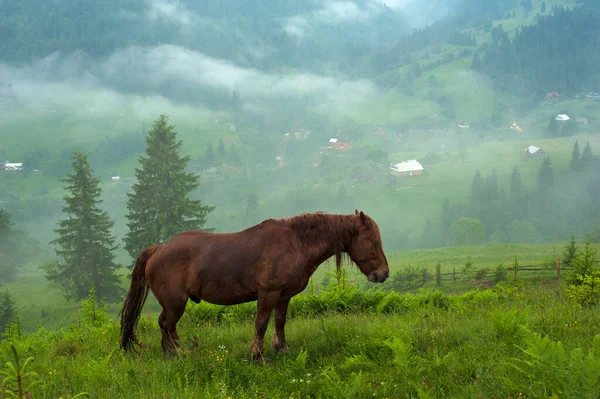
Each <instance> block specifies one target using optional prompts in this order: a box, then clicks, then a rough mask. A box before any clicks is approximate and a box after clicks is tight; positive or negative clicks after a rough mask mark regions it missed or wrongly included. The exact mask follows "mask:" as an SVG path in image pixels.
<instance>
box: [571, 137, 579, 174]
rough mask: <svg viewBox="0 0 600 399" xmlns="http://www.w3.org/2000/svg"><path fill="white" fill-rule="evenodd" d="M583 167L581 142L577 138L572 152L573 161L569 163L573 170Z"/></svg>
mask: <svg viewBox="0 0 600 399" xmlns="http://www.w3.org/2000/svg"><path fill="white" fill-rule="evenodd" d="M580 167H581V154H580V153H579V142H578V141H577V140H575V144H574V145H573V153H572V154H571V163H569V168H571V170H574V171H576V170H579V169H580Z"/></svg>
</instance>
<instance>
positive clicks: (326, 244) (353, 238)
mask: <svg viewBox="0 0 600 399" xmlns="http://www.w3.org/2000/svg"><path fill="white" fill-rule="evenodd" d="M343 253H346V254H348V255H349V257H350V259H351V260H352V261H353V262H354V263H355V264H356V265H358V267H359V269H360V270H361V272H362V273H364V274H365V275H366V276H367V279H368V280H369V281H371V282H375V283H382V282H384V281H385V280H386V279H387V278H388V277H389V268H388V263H387V259H386V257H385V254H384V253H383V246H382V243H381V236H380V233H379V228H378V226H377V224H376V223H375V221H373V219H371V218H370V217H369V216H367V215H365V214H364V213H363V212H358V210H356V211H355V213H354V215H332V214H327V213H312V214H302V215H300V216H296V217H292V218H289V219H280V220H273V219H269V220H265V221H263V222H262V223H260V224H257V225H255V226H252V227H250V228H248V229H246V230H243V231H239V232H236V233H208V232H203V231H186V232H183V233H181V234H179V235H178V236H176V237H175V238H173V239H172V240H170V241H168V242H166V243H164V244H162V245H152V246H150V247H148V248H146V249H145V250H144V251H143V252H142V254H141V255H140V256H139V257H138V259H137V261H136V264H135V267H134V268H133V272H132V280H131V287H130V288H129V292H128V293H127V297H126V299H125V303H124V304H123V309H122V310H121V348H123V349H124V350H128V349H130V348H131V346H132V344H133V343H135V342H136V338H135V329H136V325H137V321H138V318H139V316H140V312H141V310H142V307H143V306H144V302H145V301H146V297H147V295H148V287H149V288H150V290H152V292H153V293H154V296H155V297H156V299H157V300H158V302H159V303H160V304H161V306H162V308H163V311H162V313H161V314H160V316H159V318H158V324H159V326H160V330H161V333H162V349H163V352H164V354H171V353H172V352H173V351H174V350H176V348H178V347H179V335H178V334H177V330H176V324H177V322H178V321H179V319H180V318H181V316H182V315H183V312H184V311H185V307H186V303H187V300H188V298H189V299H191V300H192V301H194V302H195V303H199V302H200V300H205V301H207V302H210V303H214V304H218V305H233V304H238V303H243V302H250V301H256V300H257V301H258V303H257V312H256V321H255V331H254V338H253V339H252V343H251V346H250V352H251V353H252V355H253V358H254V360H256V361H259V362H262V361H263V360H264V356H263V351H264V349H263V348H264V343H263V339H264V336H265V332H266V330H267V325H268V323H269V318H270V317H271V312H272V310H273V309H275V334H274V335H273V342H272V346H273V349H274V350H283V351H285V350H287V344H286V341H285V332H284V328H285V322H286V313H287V308H288V304H289V303H290V299H291V298H292V297H293V296H294V295H296V294H298V293H300V292H302V291H303V290H304V289H305V288H306V286H307V284H308V280H309V278H310V276H311V275H312V274H313V272H314V271H315V270H316V269H317V267H318V266H319V265H320V264H321V263H323V262H324V261H325V260H327V259H329V258H330V257H332V256H334V255H335V256H336V265H337V267H338V268H340V267H341V259H342V254H343Z"/></svg>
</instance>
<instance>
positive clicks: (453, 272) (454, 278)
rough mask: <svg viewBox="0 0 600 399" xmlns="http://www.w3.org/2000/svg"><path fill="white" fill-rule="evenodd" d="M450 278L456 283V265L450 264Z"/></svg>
mask: <svg viewBox="0 0 600 399" xmlns="http://www.w3.org/2000/svg"><path fill="white" fill-rule="evenodd" d="M452 279H453V280H454V282H455V283H456V267H455V266H452Z"/></svg>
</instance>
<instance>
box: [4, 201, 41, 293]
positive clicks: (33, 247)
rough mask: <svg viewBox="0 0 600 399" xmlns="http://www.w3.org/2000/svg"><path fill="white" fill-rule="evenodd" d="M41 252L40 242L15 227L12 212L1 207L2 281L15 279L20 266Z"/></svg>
mask: <svg viewBox="0 0 600 399" xmlns="http://www.w3.org/2000/svg"><path fill="white" fill-rule="evenodd" d="M39 252H40V248H39V242H37V240H35V239H34V238H32V237H31V236H30V235H29V234H28V233H27V232H25V231H23V230H19V229H17V228H15V226H14V224H13V222H12V217H11V214H10V212H8V211H6V210H4V209H0V281H3V282H7V281H13V280H14V279H15V277H16V275H17V270H18V268H19V267H20V266H22V265H24V264H25V263H27V262H29V261H30V260H32V259H34V258H35V257H36V256H38V254H39Z"/></svg>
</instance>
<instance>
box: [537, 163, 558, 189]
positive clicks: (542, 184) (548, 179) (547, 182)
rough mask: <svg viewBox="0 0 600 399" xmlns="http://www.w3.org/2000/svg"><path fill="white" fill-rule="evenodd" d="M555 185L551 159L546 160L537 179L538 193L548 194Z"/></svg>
mask: <svg viewBox="0 0 600 399" xmlns="http://www.w3.org/2000/svg"><path fill="white" fill-rule="evenodd" d="M553 184H554V172H553V171H552V163H551V162H550V158H546V159H544V162H542V166H541V167H540V171H539V173H538V178H537V186H538V191H539V192H540V193H546V192H547V191H548V190H550V189H551V188H552V186H553Z"/></svg>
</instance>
